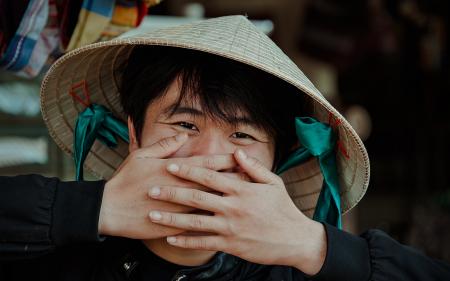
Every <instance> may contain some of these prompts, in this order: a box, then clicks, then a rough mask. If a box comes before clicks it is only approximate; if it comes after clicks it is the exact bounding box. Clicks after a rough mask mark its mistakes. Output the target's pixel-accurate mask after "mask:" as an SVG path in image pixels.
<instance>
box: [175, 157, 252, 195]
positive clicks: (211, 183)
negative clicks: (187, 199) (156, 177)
mask: <svg viewBox="0 0 450 281" xmlns="http://www.w3.org/2000/svg"><path fill="white" fill-rule="evenodd" d="M167 171H168V172H169V173H171V174H173V175H175V176H177V177H180V178H183V179H185V180H188V181H191V182H195V183H199V184H200V185H203V186H206V187H209V188H211V189H214V190H216V191H219V192H222V193H225V194H233V193H236V192H237V190H238V189H239V186H240V185H242V184H244V183H245V182H244V181H239V180H237V179H232V178H230V177H227V176H225V175H223V174H221V173H219V172H216V171H213V170H209V169H205V168H201V167H195V166H190V165H186V164H181V165H177V164H169V165H167Z"/></svg>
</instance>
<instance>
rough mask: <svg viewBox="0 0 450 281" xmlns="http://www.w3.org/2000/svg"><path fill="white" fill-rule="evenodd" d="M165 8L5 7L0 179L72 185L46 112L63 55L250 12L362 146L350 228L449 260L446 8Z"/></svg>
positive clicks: (218, 0)
mask: <svg viewBox="0 0 450 281" xmlns="http://www.w3.org/2000/svg"><path fill="white" fill-rule="evenodd" d="M159 2H160V1H159V0H150V1H144V0H143V1H139V0H101V1H93V0H29V1H28V0H14V1H12V0H8V1H7V0H0V68H1V70H0V174H1V175H16V174H25V173H39V174H44V175H47V176H56V177H60V178H62V179H65V180H72V179H73V178H74V168H73V164H72V160H71V158H70V157H69V156H67V155H65V154H64V153H63V152H61V151H60V150H59V149H58V148H57V147H56V145H55V144H54V143H53V141H52V140H51V138H50V137H49V135H48V133H47V129H46V127H45V125H44V123H43V121H42V119H41V116H40V109H39V102H40V101H39V87H40V82H41V80H42V78H43V75H44V74H45V71H46V70H47V69H48V68H49V66H50V65H51V63H52V62H53V61H54V60H55V59H57V58H58V57H59V56H61V55H62V54H64V53H65V52H67V51H69V50H71V49H73V48H76V47H79V46H82V45H85V44H88V43H92V42H97V41H102V40H107V39H111V38H114V37H117V36H120V35H121V34H123V33H125V32H129V33H132V32H139V30H145V29H151V28H157V27H161V26H167V25H174V24H178V23H184V22H189V21H195V20H198V19H202V18H209V17H217V16H223V15H231V14H240V15H246V16H248V18H249V19H250V20H252V21H253V22H254V23H255V24H256V25H257V26H258V28H260V29H261V30H263V31H264V32H266V33H267V34H268V35H269V36H270V37H271V38H272V39H273V40H274V41H275V42H276V43H277V44H278V45H279V46H280V47H281V49H283V51H285V52H286V53H287V55H288V56H290V57H291V58H292V59H293V60H294V62H295V63H297V65H298V66H299V67H300V69H302V70H303V71H304V72H305V74H306V75H307V76H308V77H309V78H310V79H311V80H312V82H313V83H314V84H315V85H316V87H317V88H318V89H319V90H320V91H321V92H322V93H323V94H324V95H325V96H326V98H327V99H328V100H330V101H331V103H332V104H333V105H334V106H335V107H337V108H338V110H339V111H341V112H342V113H343V114H344V115H345V116H346V118H347V119H348V120H349V121H350V123H351V124H352V125H353V126H354V127H355V129H356V131H357V132H358V134H359V135H360V136H361V138H362V139H363V141H364V142H365V145H366V147H367V149H368V152H369V156H370V159H371V182H370V185H369V189H368V192H367V193H366V195H365V197H364V198H363V200H362V201H361V202H360V204H359V205H358V206H357V207H356V208H355V209H354V210H352V211H351V212H350V213H349V214H348V215H346V216H345V217H344V227H345V229H347V230H348V231H350V232H353V233H357V234H358V233H361V232H363V231H364V230H366V229H368V228H379V229H382V230H384V231H386V232H387V233H389V234H390V235H391V236H393V237H394V238H395V239H397V240H399V241H400V242H402V243H406V244H410V245H412V246H414V247H416V248H419V249H420V250H422V251H424V252H425V253H427V254H428V255H430V256H432V257H436V258H440V259H444V260H447V261H449V262H450V239H449V237H450V175H449V174H450V170H449V168H448V167H449V165H448V164H447V161H448V160H449V159H450V117H449V113H450V105H449V99H448V95H449V94H450V73H449V68H450V67H449V39H450V38H449V32H450V30H449V28H450V25H449V24H450V22H449V18H450V17H449V13H450V2H449V1H445V0H441V1H439V0H389V1H388V0H370V1H361V0H348V1H332V0H314V1H302V0H246V1H242V0H208V1H206V0H204V1H190V0H164V1H162V2H161V3H159ZM89 178H90V179H94V177H93V176H90V177H89Z"/></svg>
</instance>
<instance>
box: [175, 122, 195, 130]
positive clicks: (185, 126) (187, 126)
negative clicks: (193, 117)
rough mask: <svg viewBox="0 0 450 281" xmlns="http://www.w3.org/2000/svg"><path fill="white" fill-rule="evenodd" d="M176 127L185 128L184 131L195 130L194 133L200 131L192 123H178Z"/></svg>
mask: <svg viewBox="0 0 450 281" xmlns="http://www.w3.org/2000/svg"><path fill="white" fill-rule="evenodd" d="M176 125H178V126H180V127H183V128H184V129H188V130H193V131H198V128H197V127H196V126H195V125H194V124H192V123H188V122H178V123H176Z"/></svg>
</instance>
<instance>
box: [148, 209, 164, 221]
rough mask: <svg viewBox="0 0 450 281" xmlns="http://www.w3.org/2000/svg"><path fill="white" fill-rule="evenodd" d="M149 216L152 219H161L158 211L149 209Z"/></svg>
mask: <svg viewBox="0 0 450 281" xmlns="http://www.w3.org/2000/svg"><path fill="white" fill-rule="evenodd" d="M150 217H151V218H152V219H153V220H157V221H158V220H160V219H161V217H162V216H161V213H160V212H158V211H151V212H150Z"/></svg>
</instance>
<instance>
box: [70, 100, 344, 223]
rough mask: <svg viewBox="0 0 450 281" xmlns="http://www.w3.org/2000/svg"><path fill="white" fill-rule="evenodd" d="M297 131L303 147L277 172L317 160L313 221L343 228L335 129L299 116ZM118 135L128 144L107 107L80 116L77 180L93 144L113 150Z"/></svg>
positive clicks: (96, 107) (76, 135)
mask: <svg viewBox="0 0 450 281" xmlns="http://www.w3.org/2000/svg"><path fill="white" fill-rule="evenodd" d="M295 128H296V134H297V137H298V140H299V142H300V144H301V145H302V147H301V148H299V149H298V150H296V151H295V152H294V153H292V154H291V155H290V156H289V158H288V159H287V160H286V162H285V163H284V164H283V165H281V166H280V168H279V169H278V170H277V174H281V173H283V172H284V171H286V170H288V169H290V168H292V167H294V166H297V165H299V164H301V163H304V162H305V161H306V160H308V159H309V158H310V157H312V156H314V157H318V160H319V165H320V170H321V171H322V174H323V177H324V181H323V186H322V190H321V192H320V195H319V199H318V201H317V205H316V210H315V212H314V217H313V218H314V220H316V221H322V222H327V223H329V224H332V225H334V226H336V227H339V228H342V223H341V208H340V197H339V179H338V174H337V166H336V155H335V153H334V147H335V145H336V137H335V135H334V133H333V130H332V128H331V127H330V126H328V125H327V124H324V123H321V122H319V121H317V120H316V119H314V118H311V117H297V118H296V119H295ZM116 136H119V137H120V138H121V139H123V140H124V141H126V142H128V141H129V135H128V128H127V126H126V125H125V124H124V123H123V122H122V121H121V120H119V119H117V118H115V117H114V116H113V114H112V112H110V111H109V110H108V109H107V108H106V107H104V106H101V105H98V104H91V105H90V106H89V107H87V108H86V109H85V110H84V111H83V112H81V113H80V114H79V115H78V118H77V121H76V125H75V132H74V143H73V150H74V159H75V167H76V180H83V163H84V161H85V159H86V156H87V154H88V153H89V151H90V149H91V147H92V145H93V144H94V141H95V140H96V139H98V140H100V141H101V142H103V143H104V144H105V145H107V146H108V147H112V148H113V147H116V146H117V139H116Z"/></svg>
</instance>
